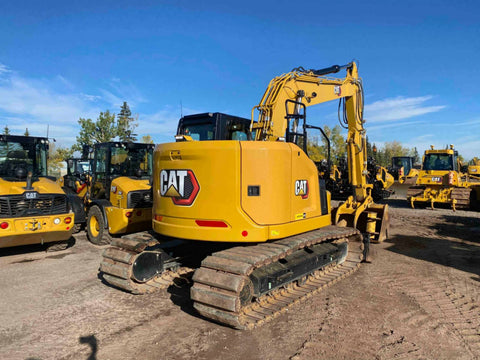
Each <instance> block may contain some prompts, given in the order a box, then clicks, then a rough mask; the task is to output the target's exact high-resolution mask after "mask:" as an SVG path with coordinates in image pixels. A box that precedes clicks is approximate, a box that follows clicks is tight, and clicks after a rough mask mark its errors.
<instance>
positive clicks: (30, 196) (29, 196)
mask: <svg viewBox="0 0 480 360" xmlns="http://www.w3.org/2000/svg"><path fill="white" fill-rule="evenodd" d="M37 197H38V193H36V192H26V193H25V199H29V200H31V199H36V198H37Z"/></svg>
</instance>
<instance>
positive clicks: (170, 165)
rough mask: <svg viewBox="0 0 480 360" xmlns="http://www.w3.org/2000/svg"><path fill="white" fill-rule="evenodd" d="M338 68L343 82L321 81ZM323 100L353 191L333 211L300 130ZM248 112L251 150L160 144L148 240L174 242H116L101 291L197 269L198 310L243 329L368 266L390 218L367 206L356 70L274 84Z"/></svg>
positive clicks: (300, 73) (158, 284) (137, 288)
mask: <svg viewBox="0 0 480 360" xmlns="http://www.w3.org/2000/svg"><path fill="white" fill-rule="evenodd" d="M342 69H346V71H347V75H346V77H345V78H343V79H337V78H331V77H327V76H326V75H328V74H331V73H336V72H338V71H340V70H342ZM331 100H337V101H338V100H339V101H340V107H339V109H340V111H342V110H343V115H342V116H343V117H342V119H343V121H344V123H345V126H347V127H348V138H347V149H348V167H349V171H348V173H349V181H350V183H351V184H352V194H351V195H350V196H349V197H348V198H347V200H346V201H345V202H344V203H343V204H342V205H340V206H339V207H338V208H337V209H336V210H335V211H334V212H332V210H331V205H330V196H329V193H328V192H327V191H326V189H325V183H324V181H323V180H320V179H319V176H318V170H317V167H316V166H315V164H314V162H313V161H312V160H310V159H309V158H308V153H307V147H306V145H307V139H308V136H309V132H311V131H318V130H319V129H320V128H319V127H316V126H313V125H310V124H308V123H307V122H306V120H307V116H306V108H307V107H308V106H311V105H315V104H319V103H322V102H326V101H331ZM255 111H258V114H259V116H258V121H255V120H256V119H255V117H254V116H253V115H252V123H251V130H252V133H253V132H254V133H255V141H236V140H230V141H188V140H189V139H188V138H187V137H183V140H187V141H180V142H176V143H168V144H160V145H157V147H156V149H155V155H154V180H153V194H154V205H153V230H154V232H155V233H157V234H159V235H162V236H164V237H172V238H177V239H180V240H181V241H180V242H178V240H174V241H170V242H166V243H162V242H161V241H158V240H156V239H154V238H141V237H138V236H137V237H136V236H134V235H132V236H126V237H123V238H121V239H115V240H114V241H113V242H112V246H111V247H110V248H108V249H106V251H105V253H104V255H103V256H104V259H103V261H102V264H101V271H102V272H103V277H104V279H105V280H106V281H107V282H109V283H110V284H112V285H115V286H117V287H120V288H122V289H124V290H127V291H130V292H132V293H146V292H150V291H155V290H157V289H158V288H162V287H165V286H168V285H169V284H170V281H171V279H172V277H174V276H176V275H178V274H181V273H183V272H185V271H189V270H190V271H193V270H195V273H194V274H193V286H192V288H191V297H192V299H193V301H194V307H195V309H196V310H197V311H198V312H199V313H200V314H202V315H203V316H205V317H207V318H210V319H212V320H215V321H218V322H220V323H223V324H227V325H229V326H232V327H235V328H240V329H245V328H252V327H254V326H256V325H260V324H262V323H263V322H265V321H268V320H270V319H272V318H274V317H275V316H277V315H278V314H280V313H282V312H283V311H285V310H286V309H288V307H289V306H291V305H293V304H295V303H297V302H298V301H301V300H303V299H305V298H307V297H309V296H311V295H312V294H314V293H316V292H318V291H320V290H321V289H322V288H324V287H326V286H329V285H331V284H333V283H335V282H336V281H338V280H340V279H342V278H344V277H345V276H347V275H349V274H351V273H352V272H354V271H355V270H356V269H357V268H358V267H359V265H360V262H361V261H362V259H363V258H364V257H365V255H366V254H364V252H363V250H362V249H364V247H365V246H366V247H367V248H368V244H369V242H370V241H383V240H384V239H385V238H386V235H387V227H388V208H387V206H381V205H376V204H375V203H374V202H373V199H372V196H371V191H372V187H373V186H372V185H371V184H368V183H367V179H366V174H367V166H366V164H367V162H366V140H365V129H364V127H363V124H364V121H363V89H362V83H361V79H360V78H359V77H358V72H357V67H356V64H355V63H350V64H348V65H346V66H332V67H330V68H327V69H322V70H304V69H302V68H298V69H295V70H293V71H292V72H290V73H287V74H284V75H282V76H280V77H277V78H274V79H273V80H272V81H271V83H270V84H269V86H268V88H267V90H266V92H265V94H264V96H263V98H262V100H261V102H260V104H259V105H258V106H256V107H255V108H254V109H253V110H252V113H254V112H255ZM362 234H363V236H362ZM168 244H170V245H168ZM217 244H220V245H217ZM219 246H220V247H223V249H220V250H219V249H218V247H219ZM166 247H168V249H165V248H166ZM202 247H203V249H204V250H205V249H206V254H205V256H204V255H203V254H202V259H201V264H200V266H198V267H196V268H193V269H192V268H190V269H188V268H185V264H186V261H185V259H186V258H189V257H192V256H194V255H195V253H196V252H197V251H198V249H199V248H202Z"/></svg>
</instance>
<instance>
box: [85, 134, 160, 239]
mask: <svg viewBox="0 0 480 360" xmlns="http://www.w3.org/2000/svg"><path fill="white" fill-rule="evenodd" d="M154 147H155V146H154V145H153V144H140V143H129V142H107V143H98V144H95V145H94V146H93V148H92V151H91V153H92V155H93V156H92V160H91V164H92V174H91V176H92V178H91V180H90V181H88V190H87V195H86V197H85V205H86V213H87V219H86V231H87V237H88V239H89V240H90V241H91V242H92V243H93V244H96V245H103V244H108V243H110V241H111V240H112V239H111V235H114V236H119V235H123V234H127V233H132V232H137V231H144V230H149V229H151V227H152V191H151V183H150V179H151V176H152V163H153V149H154Z"/></svg>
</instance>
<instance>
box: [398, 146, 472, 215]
mask: <svg viewBox="0 0 480 360" xmlns="http://www.w3.org/2000/svg"><path fill="white" fill-rule="evenodd" d="M479 195H480V193H479V183H478V181H476V180H475V179H474V178H471V177H470V176H469V175H468V174H466V173H463V172H461V169H460V162H459V161H458V152H457V151H456V150H455V149H454V146H453V145H450V148H446V149H435V148H434V147H433V145H432V146H431V149H430V150H425V155H424V156H423V165H422V169H421V170H420V171H419V173H418V178H417V180H416V184H415V186H411V187H410V188H409V189H408V191H407V200H408V202H409V203H410V205H411V206H412V208H413V207H415V203H424V204H430V206H431V208H432V209H433V208H434V205H435V203H439V204H448V205H450V206H451V207H452V209H453V210H455V209H457V208H458V209H469V208H473V207H476V205H477V201H478V199H480V196H479Z"/></svg>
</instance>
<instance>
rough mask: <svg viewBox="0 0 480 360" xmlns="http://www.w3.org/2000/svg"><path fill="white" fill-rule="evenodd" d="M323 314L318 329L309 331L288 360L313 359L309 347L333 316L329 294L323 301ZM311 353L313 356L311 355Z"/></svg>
mask: <svg viewBox="0 0 480 360" xmlns="http://www.w3.org/2000/svg"><path fill="white" fill-rule="evenodd" d="M322 310H323V311H322V312H323V313H324V314H325V316H324V317H323V320H322V321H321V322H320V325H319V327H318V330H317V331H316V332H314V333H311V334H310V335H309V336H308V338H307V339H306V340H305V341H304V342H303V343H302V345H301V346H300V347H299V348H298V349H297V351H296V352H295V354H293V355H292V356H290V357H289V360H300V359H313V358H315V356H314V355H313V354H310V351H309V350H310V349H311V347H312V345H313V344H314V343H315V342H316V341H317V339H318V336H319V335H320V333H321V332H322V331H323V329H324V327H325V326H326V325H327V324H328V322H329V321H330V320H331V319H332V318H333V317H334V313H335V309H334V305H333V302H332V300H331V299H330V297H329V296H327V297H326V298H325V303H324V306H323V309H322ZM312 355H313V356H312Z"/></svg>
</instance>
